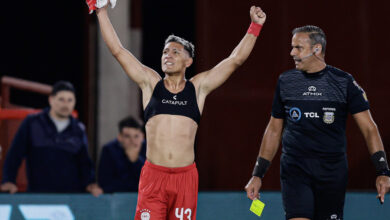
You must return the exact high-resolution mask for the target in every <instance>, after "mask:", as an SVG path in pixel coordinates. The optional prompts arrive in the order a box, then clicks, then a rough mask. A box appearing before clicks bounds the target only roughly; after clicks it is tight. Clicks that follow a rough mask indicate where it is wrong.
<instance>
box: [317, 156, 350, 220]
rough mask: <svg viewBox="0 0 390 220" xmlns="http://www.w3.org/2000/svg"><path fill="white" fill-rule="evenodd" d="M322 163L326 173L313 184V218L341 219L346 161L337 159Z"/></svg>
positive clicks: (345, 184)
mask: <svg viewBox="0 0 390 220" xmlns="http://www.w3.org/2000/svg"><path fill="white" fill-rule="evenodd" d="M322 165H323V166H326V167H325V169H326V170H328V174H326V175H325V174H323V175H321V177H319V179H318V180H317V181H316V184H315V190H314V197H315V213H316V214H315V219H316V220H317V219H318V220H323V219H326V220H327V219H329V220H339V219H343V214H344V201H345V192H346V187H347V180H348V171H347V162H346V161H338V162H332V163H330V164H324V163H323V164H322ZM329 171H330V172H329Z"/></svg>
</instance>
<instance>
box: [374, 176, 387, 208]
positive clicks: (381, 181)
mask: <svg viewBox="0 0 390 220" xmlns="http://www.w3.org/2000/svg"><path fill="white" fill-rule="evenodd" d="M375 185H376V190H377V191H378V195H377V196H376V197H377V198H378V199H379V201H380V202H381V204H383V203H384V202H385V194H386V193H387V192H389V190H390V177H388V176H378V177H377V178H376V184H375Z"/></svg>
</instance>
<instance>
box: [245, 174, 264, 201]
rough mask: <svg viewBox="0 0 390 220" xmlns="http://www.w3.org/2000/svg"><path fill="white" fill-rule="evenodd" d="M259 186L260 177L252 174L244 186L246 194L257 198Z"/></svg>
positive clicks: (258, 196)
mask: <svg viewBox="0 0 390 220" xmlns="http://www.w3.org/2000/svg"><path fill="white" fill-rule="evenodd" d="M260 187H261V179H260V177H257V176H252V178H251V179H250V180H249V182H248V184H246V186H245V191H246V195H247V196H248V198H249V199H251V200H254V199H259V198H260V195H259V190H260Z"/></svg>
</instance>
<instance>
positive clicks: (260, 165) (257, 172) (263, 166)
mask: <svg viewBox="0 0 390 220" xmlns="http://www.w3.org/2000/svg"><path fill="white" fill-rule="evenodd" d="M270 165H271V162H270V161H269V160H267V159H264V158H262V157H258V158H257V161H256V165H255V168H254V169H253V172H252V176H257V177H260V178H263V177H264V175H265V173H266V172H267V170H268V168H269V166H270Z"/></svg>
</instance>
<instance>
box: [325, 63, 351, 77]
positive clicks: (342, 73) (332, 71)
mask: <svg viewBox="0 0 390 220" xmlns="http://www.w3.org/2000/svg"><path fill="white" fill-rule="evenodd" d="M326 68H327V71H328V73H329V74H332V75H334V76H335V77H340V78H344V79H348V80H350V79H353V77H352V75H351V74H350V73H348V72H345V71H344V70H341V69H339V68H337V67H334V66H330V65H327V66H326Z"/></svg>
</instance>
